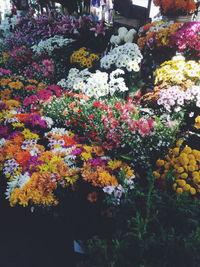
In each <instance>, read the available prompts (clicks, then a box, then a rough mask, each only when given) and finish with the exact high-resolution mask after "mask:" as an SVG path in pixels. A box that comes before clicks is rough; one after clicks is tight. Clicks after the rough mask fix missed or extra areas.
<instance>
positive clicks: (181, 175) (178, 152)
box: [153, 140, 200, 195]
mask: <svg viewBox="0 0 200 267" xmlns="http://www.w3.org/2000/svg"><path fill="white" fill-rule="evenodd" d="M182 143H183V141H182V140H179V141H178V142H177V143H176V147H175V148H173V149H171V150H170V151H169V153H168V155H167V156H166V160H162V159H159V160H157V162H156V165H157V167H158V169H157V170H156V171H154V172H153V174H154V175H155V177H156V178H163V179H164V178H165V177H166V175H167V173H169V171H171V170H172V171H173V172H174V174H175V177H176V180H175V183H174V184H173V189H174V190H175V191H176V192H177V193H178V194H182V193H183V192H186V191H187V192H189V193H190V194H191V195H196V194H197V193H199V192H200V151H199V150H196V149H192V148H190V147H189V146H185V147H184V148H183V149H181V145H182Z"/></svg>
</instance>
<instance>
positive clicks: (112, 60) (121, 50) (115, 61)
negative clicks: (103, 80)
mask: <svg viewBox="0 0 200 267" xmlns="http://www.w3.org/2000/svg"><path fill="white" fill-rule="evenodd" d="M142 58H143V56H142V54H141V52H140V50H139V47H138V45H137V44H133V43H126V44H124V45H120V46H118V47H115V48H114V49H112V50H111V51H110V52H109V53H108V55H106V56H104V57H103V58H102V59H101V60H100V63H101V68H104V69H106V70H107V69H110V68H111V66H112V65H115V66H116V67H117V68H122V67H123V68H126V70H127V71H129V72H131V71H134V72H138V71H139V70H140V66H139V64H140V63H141V61H142Z"/></svg>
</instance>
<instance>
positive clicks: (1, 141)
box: [0, 138, 6, 148]
mask: <svg viewBox="0 0 200 267" xmlns="http://www.w3.org/2000/svg"><path fill="white" fill-rule="evenodd" d="M5 142H6V139H5V138H1V139H0V148H2V147H3V145H4V144H5Z"/></svg>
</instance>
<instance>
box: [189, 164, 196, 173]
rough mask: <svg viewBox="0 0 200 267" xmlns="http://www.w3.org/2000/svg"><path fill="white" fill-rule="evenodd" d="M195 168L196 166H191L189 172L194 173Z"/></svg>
mask: <svg viewBox="0 0 200 267" xmlns="http://www.w3.org/2000/svg"><path fill="white" fill-rule="evenodd" d="M195 169H196V168H195V166H194V165H189V166H188V170H189V171H190V172H193V171H195Z"/></svg>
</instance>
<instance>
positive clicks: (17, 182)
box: [5, 172, 30, 199]
mask: <svg viewBox="0 0 200 267" xmlns="http://www.w3.org/2000/svg"><path fill="white" fill-rule="evenodd" d="M29 180H30V176H29V174H28V173H27V172H26V173H24V174H20V175H15V176H13V180H12V181H11V182H8V183H7V189H6V192H5V195H6V199H9V198H10V195H11V193H12V191H13V190H14V189H15V188H21V187H23V186H24V185H25V184H26V183H27V182H28V181H29Z"/></svg>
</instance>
